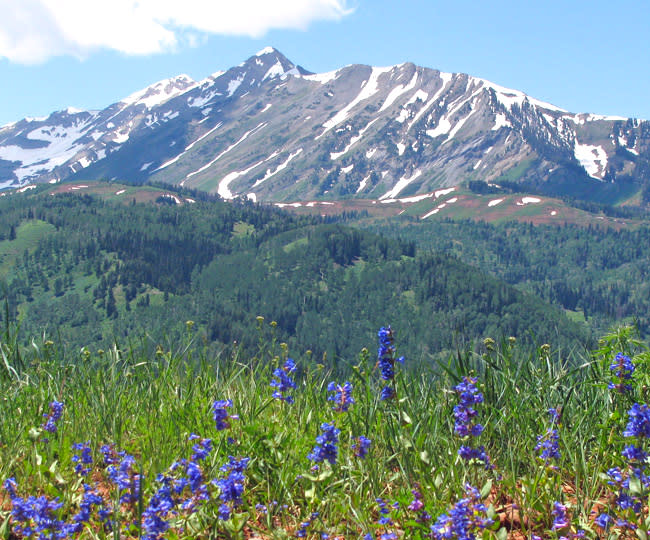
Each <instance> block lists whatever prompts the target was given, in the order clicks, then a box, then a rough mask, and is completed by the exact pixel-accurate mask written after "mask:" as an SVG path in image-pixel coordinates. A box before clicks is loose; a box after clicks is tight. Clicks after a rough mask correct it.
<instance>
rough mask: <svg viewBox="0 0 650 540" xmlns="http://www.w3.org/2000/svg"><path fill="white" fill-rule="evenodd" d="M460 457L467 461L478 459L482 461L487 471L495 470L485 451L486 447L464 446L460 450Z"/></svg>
mask: <svg viewBox="0 0 650 540" xmlns="http://www.w3.org/2000/svg"><path fill="white" fill-rule="evenodd" d="M458 455H459V456H460V457H461V458H462V459H464V460H465V461H469V460H471V459H477V460H479V461H482V462H483V464H484V465H485V468H486V469H493V468H494V465H492V463H490V456H489V455H488V453H487V452H486V451H485V446H483V445H481V446H479V447H478V448H472V447H471V446H465V445H462V446H461V447H460V448H459V449H458Z"/></svg>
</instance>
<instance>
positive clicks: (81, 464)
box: [72, 441, 93, 476]
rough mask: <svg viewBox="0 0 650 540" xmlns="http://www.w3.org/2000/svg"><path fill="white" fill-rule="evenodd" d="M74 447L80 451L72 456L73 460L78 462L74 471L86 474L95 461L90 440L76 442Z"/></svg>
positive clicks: (82, 474)
mask: <svg viewBox="0 0 650 540" xmlns="http://www.w3.org/2000/svg"><path fill="white" fill-rule="evenodd" d="M72 449H73V450H77V451H78V452H79V453H76V454H74V455H73V456H72V462H73V463H76V465H75V467H74V471H75V472H76V473H77V474H79V475H81V476H86V475H87V474H88V473H89V472H90V467H89V466H90V465H92V463H93V455H92V452H91V450H90V441H86V442H80V443H75V444H73V445H72Z"/></svg>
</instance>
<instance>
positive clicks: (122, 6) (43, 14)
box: [0, 0, 352, 64]
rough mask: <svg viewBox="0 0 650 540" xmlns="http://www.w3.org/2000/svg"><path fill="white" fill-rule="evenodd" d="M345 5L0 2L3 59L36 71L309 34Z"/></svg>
mask: <svg viewBox="0 0 650 540" xmlns="http://www.w3.org/2000/svg"><path fill="white" fill-rule="evenodd" d="M347 3H348V0H0V13H2V17H1V18H0V58H2V57H4V58H7V59H9V60H10V61H12V62H19V63H27V64H30V63H38V62H42V61H44V60H47V59H48V58H50V57H53V56H61V55H73V56H77V57H84V56H86V55H88V54H90V53H92V52H93V51H96V50H99V49H112V50H115V51H119V52H122V53H124V54H132V55H138V54H152V53H157V52H162V51H169V50H173V49H174V48H175V47H177V46H178V44H179V42H182V43H189V44H191V43H193V42H196V41H197V33H198V34H221V35H233V36H235V35H237V36H249V37H262V36H263V35H264V34H265V33H266V32H268V31H269V30H271V29H301V30H304V29H306V28H307V27H308V26H309V24H310V23H311V22H313V21H316V20H339V19H341V18H342V17H344V16H345V15H347V14H349V13H351V12H352V9H351V8H349V7H348V5H347Z"/></svg>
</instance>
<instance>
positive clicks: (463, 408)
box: [454, 377, 483, 437]
mask: <svg viewBox="0 0 650 540" xmlns="http://www.w3.org/2000/svg"><path fill="white" fill-rule="evenodd" d="M476 380H477V379H476V377H463V382H461V383H460V384H458V385H456V386H455V387H454V390H455V391H456V393H457V394H458V396H459V398H460V401H459V403H458V405H456V406H455V407H454V419H455V424H454V430H455V431H456V434H457V435H459V436H460V437H467V436H472V437H478V436H479V435H480V434H481V433H482V432H483V426H482V425H481V424H473V423H472V421H473V419H474V418H475V417H476V416H477V415H478V413H477V412H476V409H474V407H473V405H476V404H478V403H483V394H482V393H481V392H479V391H478V388H477V387H476Z"/></svg>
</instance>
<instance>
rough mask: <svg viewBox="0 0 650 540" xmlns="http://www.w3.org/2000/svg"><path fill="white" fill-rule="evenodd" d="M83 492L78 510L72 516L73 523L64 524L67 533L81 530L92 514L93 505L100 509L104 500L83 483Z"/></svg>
mask: <svg viewBox="0 0 650 540" xmlns="http://www.w3.org/2000/svg"><path fill="white" fill-rule="evenodd" d="M83 488H84V494H83V498H82V499H81V503H80V504H79V512H78V513H77V514H75V515H74V516H73V517H72V521H73V523H71V524H69V525H66V526H65V529H66V532H67V533H68V535H72V534H75V533H80V532H81V531H82V530H83V526H84V523H89V522H90V518H91V515H92V509H93V506H96V507H99V508H100V509H102V508H103V507H104V505H105V501H104V499H103V498H102V496H101V495H100V494H99V493H97V492H96V491H95V490H94V489H93V488H92V487H91V486H89V485H88V484H84V486H83Z"/></svg>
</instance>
